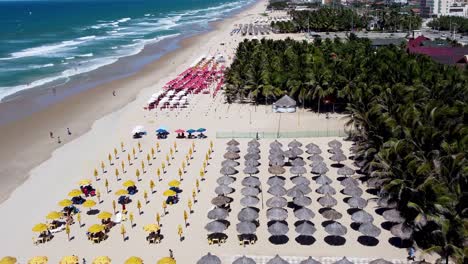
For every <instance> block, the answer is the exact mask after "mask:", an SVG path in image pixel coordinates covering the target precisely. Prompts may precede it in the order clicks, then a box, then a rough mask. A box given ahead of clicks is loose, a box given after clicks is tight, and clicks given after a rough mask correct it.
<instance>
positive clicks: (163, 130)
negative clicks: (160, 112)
mask: <svg viewBox="0 0 468 264" xmlns="http://www.w3.org/2000/svg"><path fill="white" fill-rule="evenodd" d="M156 133H167V130H165V129H162V128H158V130H156Z"/></svg>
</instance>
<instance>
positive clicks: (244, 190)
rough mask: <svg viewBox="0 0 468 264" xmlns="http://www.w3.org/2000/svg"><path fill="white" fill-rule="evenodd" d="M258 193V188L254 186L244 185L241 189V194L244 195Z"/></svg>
mask: <svg viewBox="0 0 468 264" xmlns="http://www.w3.org/2000/svg"><path fill="white" fill-rule="evenodd" d="M259 193H260V190H259V189H258V188H255V187H244V188H242V190H241V194H242V195H244V196H257V195H258V194H259Z"/></svg>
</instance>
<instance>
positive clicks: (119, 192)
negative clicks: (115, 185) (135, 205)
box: [115, 189, 128, 195]
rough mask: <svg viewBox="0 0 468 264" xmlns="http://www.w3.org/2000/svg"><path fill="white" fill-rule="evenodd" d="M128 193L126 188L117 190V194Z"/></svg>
mask: <svg viewBox="0 0 468 264" xmlns="http://www.w3.org/2000/svg"><path fill="white" fill-rule="evenodd" d="M127 194H128V191H127V190H124V189H120V190H118V191H116V192H115V195H127Z"/></svg>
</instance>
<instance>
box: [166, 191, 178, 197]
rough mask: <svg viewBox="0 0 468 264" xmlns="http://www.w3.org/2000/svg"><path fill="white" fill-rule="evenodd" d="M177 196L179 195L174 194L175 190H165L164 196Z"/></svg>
mask: <svg viewBox="0 0 468 264" xmlns="http://www.w3.org/2000/svg"><path fill="white" fill-rule="evenodd" d="M176 194H177V193H176V192H174V191H173V190H165V191H164V192H163V195H164V196H175V195H176Z"/></svg>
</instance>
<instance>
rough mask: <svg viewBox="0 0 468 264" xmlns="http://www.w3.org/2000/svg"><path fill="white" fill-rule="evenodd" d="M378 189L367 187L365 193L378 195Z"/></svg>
mask: <svg viewBox="0 0 468 264" xmlns="http://www.w3.org/2000/svg"><path fill="white" fill-rule="evenodd" d="M379 192H380V191H379V189H375V188H369V189H366V193H368V194H372V195H379Z"/></svg>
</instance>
